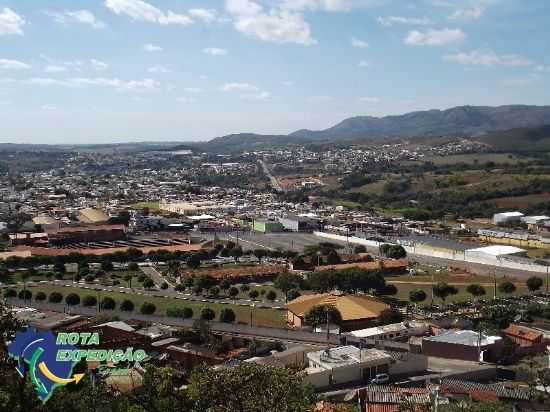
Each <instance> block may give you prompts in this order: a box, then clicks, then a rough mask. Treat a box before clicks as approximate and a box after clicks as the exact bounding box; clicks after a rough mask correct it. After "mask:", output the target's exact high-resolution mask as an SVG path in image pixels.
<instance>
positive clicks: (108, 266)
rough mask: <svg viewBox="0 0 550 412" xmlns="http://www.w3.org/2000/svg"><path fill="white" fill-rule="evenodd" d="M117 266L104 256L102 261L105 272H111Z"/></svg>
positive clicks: (102, 268)
mask: <svg viewBox="0 0 550 412" xmlns="http://www.w3.org/2000/svg"><path fill="white" fill-rule="evenodd" d="M114 268H115V267H114V266H113V262H111V260H110V259H108V258H104V259H103V260H102V261H101V270H103V271H105V272H110V271H112V270H113V269H114Z"/></svg>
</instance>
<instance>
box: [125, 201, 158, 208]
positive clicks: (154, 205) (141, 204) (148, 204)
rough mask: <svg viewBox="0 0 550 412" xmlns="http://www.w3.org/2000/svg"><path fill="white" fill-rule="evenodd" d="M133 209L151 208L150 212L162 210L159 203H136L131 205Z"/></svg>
mask: <svg viewBox="0 0 550 412" xmlns="http://www.w3.org/2000/svg"><path fill="white" fill-rule="evenodd" d="M131 207H133V208H135V209H144V208H146V207H147V208H149V210H159V209H160V206H159V202H139V203H135V204H133V205H131Z"/></svg>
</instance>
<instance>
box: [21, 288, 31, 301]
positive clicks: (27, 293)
mask: <svg viewBox="0 0 550 412" xmlns="http://www.w3.org/2000/svg"><path fill="white" fill-rule="evenodd" d="M18 297H19V299H25V300H28V299H31V298H32V292H31V291H30V290H21V291H20V292H19V295H18Z"/></svg>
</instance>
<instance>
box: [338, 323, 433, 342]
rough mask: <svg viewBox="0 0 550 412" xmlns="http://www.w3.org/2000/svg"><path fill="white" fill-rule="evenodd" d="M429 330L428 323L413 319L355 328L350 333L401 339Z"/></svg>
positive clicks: (372, 337) (370, 337)
mask: <svg viewBox="0 0 550 412" xmlns="http://www.w3.org/2000/svg"><path fill="white" fill-rule="evenodd" d="M429 330H430V328H429V325H428V324H427V323H425V322H416V321H411V322H401V323H392V324H391V325H384V326H375V327H372V328H367V329H360V330H354V331H353V332H349V333H348V335H351V336H354V337H356V338H367V339H377V340H378V339H379V340H399V339H408V337H409V336H422V335H425V334H426V333H428V331H429Z"/></svg>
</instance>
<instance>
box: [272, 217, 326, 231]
mask: <svg viewBox="0 0 550 412" xmlns="http://www.w3.org/2000/svg"><path fill="white" fill-rule="evenodd" d="M279 222H281V224H282V225H283V226H284V228H285V230H288V231H291V232H313V231H315V230H317V229H318V228H319V223H318V222H317V221H315V220H312V219H310V218H307V217H300V216H286V217H280V218H279Z"/></svg>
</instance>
